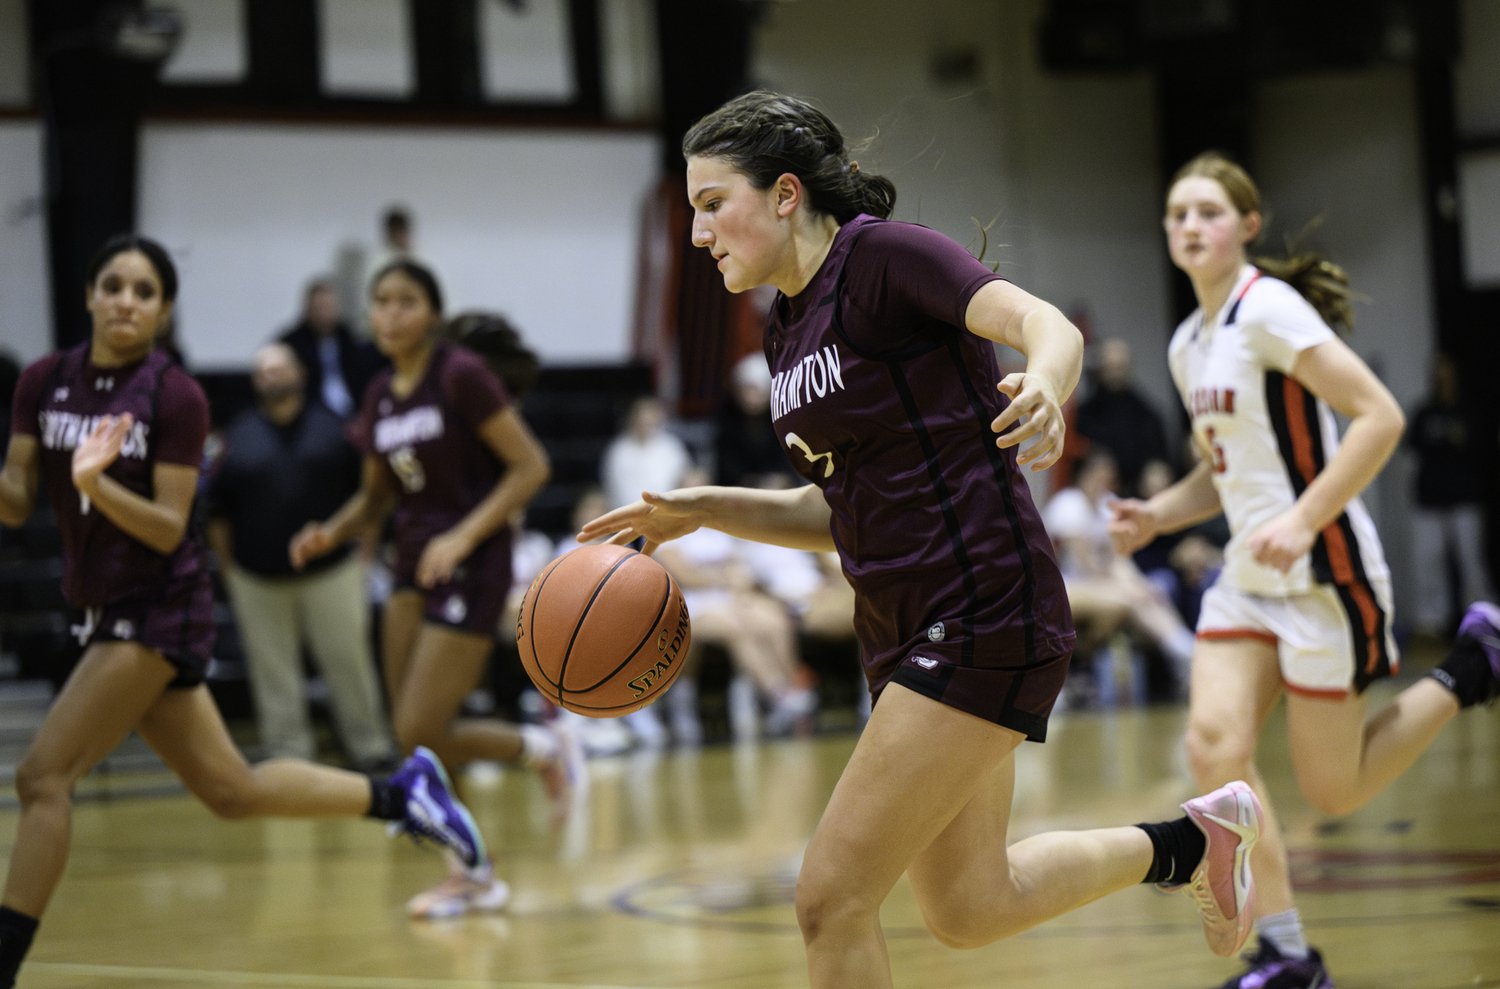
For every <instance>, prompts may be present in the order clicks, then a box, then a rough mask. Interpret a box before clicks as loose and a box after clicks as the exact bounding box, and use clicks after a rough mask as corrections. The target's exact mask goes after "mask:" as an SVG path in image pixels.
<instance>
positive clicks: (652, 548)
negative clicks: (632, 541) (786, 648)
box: [641, 539, 661, 556]
mask: <svg viewBox="0 0 1500 989" xmlns="http://www.w3.org/2000/svg"><path fill="white" fill-rule="evenodd" d="M660 545H661V543H658V542H654V541H653V540H650V539H648V540H646V541H645V542H644V543H642V544H641V552H642V553H644V554H645V555H646V556H655V555H656V548H657V547H658V546H660Z"/></svg>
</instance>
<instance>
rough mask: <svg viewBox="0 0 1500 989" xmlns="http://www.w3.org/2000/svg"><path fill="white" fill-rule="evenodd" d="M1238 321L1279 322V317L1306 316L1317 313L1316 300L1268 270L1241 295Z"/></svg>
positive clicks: (1315, 316) (1236, 320) (1315, 315)
mask: <svg viewBox="0 0 1500 989" xmlns="http://www.w3.org/2000/svg"><path fill="white" fill-rule="evenodd" d="M1239 306H1240V310H1239V312H1238V313H1237V314H1236V316H1237V318H1236V319H1235V322H1237V323H1247V322H1256V323H1259V322H1275V321H1276V319H1277V318H1278V317H1283V318H1285V317H1295V318H1299V319H1300V318H1304V317H1306V316H1307V315H1308V314H1309V313H1311V314H1312V315H1313V317H1314V318H1318V317H1317V310H1316V309H1314V308H1313V306H1312V303H1310V302H1308V301H1307V300H1306V299H1304V298H1303V297H1302V293H1301V292H1298V291H1297V290H1296V289H1295V288H1294V287H1292V286H1291V285H1290V284H1288V283H1287V282H1284V281H1282V280H1281V279H1280V278H1277V277H1275V276H1274V275H1268V274H1266V273H1264V272H1262V273H1261V275H1260V277H1259V278H1257V279H1256V280H1255V281H1254V283H1252V284H1251V285H1250V286H1249V287H1248V288H1246V290H1245V294H1244V295H1243V296H1242V297H1241V298H1240V302H1239Z"/></svg>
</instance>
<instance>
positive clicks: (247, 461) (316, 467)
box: [208, 343, 396, 768]
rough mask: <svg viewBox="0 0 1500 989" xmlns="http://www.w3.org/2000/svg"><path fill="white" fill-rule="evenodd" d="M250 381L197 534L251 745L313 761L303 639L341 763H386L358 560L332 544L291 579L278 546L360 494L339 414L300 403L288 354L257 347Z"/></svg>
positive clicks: (390, 750)
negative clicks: (206, 553)
mask: <svg viewBox="0 0 1500 989" xmlns="http://www.w3.org/2000/svg"><path fill="white" fill-rule="evenodd" d="M251 382H252V384H253V386H254V388H255V393H256V398H257V401H258V404H257V406H256V407H255V408H253V409H247V410H246V411H244V412H242V413H241V414H240V415H239V416H238V417H237V418H236V419H235V420H234V421H233V422H232V423H231V424H230V426H229V429H228V430H227V432H226V434H225V437H224V452H223V455H222V458H221V460H220V461H219V467H218V471H217V473H216V474H215V476H214V478H213V481H212V482H211V485H210V488H209V499H210V503H211V505H212V508H211V510H210V511H211V514H210V521H209V524H208V535H209V541H210V544H211V545H212V547H213V549H214V550H215V551H216V552H217V554H218V557H219V565H220V568H221V570H222V572H223V575H224V584H225V587H226V588H227V589H228V591H229V600H230V603H231V605H232V607H233V609H234V616H235V622H236V624H237V626H238V628H239V632H240V640H241V642H242V643H243V645H244V648H245V657H246V660H247V663H248V672H249V678H250V689H251V693H252V695H253V697H254V700H255V714H256V720H257V723H258V725H259V729H260V741H261V746H262V748H263V749H264V752H265V754H266V755H267V756H271V757H283V756H285V757H292V758H298V759H311V758H313V757H314V756H315V755H316V754H317V753H316V751H315V745H314V742H313V734H312V729H311V726H310V724H309V720H308V712H307V696H306V691H305V688H304V683H303V674H302V643H303V641H304V640H306V642H307V644H308V646H309V647H310V650H311V653H312V657H313V660H314V661H315V662H316V664H317V666H318V669H319V671H320V672H321V673H322V676H323V680H324V682H325V683H326V684H327V686H328V693H329V700H330V701H331V704H332V708H333V714H334V720H335V722H336V723H337V725H338V728H339V736H340V738H341V739H342V740H343V743H344V748H345V751H346V752H347V753H348V755H349V758H350V761H351V762H352V763H353V764H354V765H356V766H359V767H361V768H371V767H376V768H378V767H381V766H384V765H389V764H393V762H394V759H395V754H396V753H395V745H394V743H393V741H392V739H391V735H390V732H389V730H388V727H387V722H386V717H385V711H384V708H383V705H382V702H381V698H380V688H379V686H378V684H377V682H376V679H375V660H374V656H373V653H372V651H371V644H370V611H369V608H368V606H367V605H366V602H365V593H364V574H363V568H362V567H361V565H360V562H359V559H358V557H357V556H355V555H354V554H352V553H351V552H350V550H349V548H348V547H343V548H340V549H338V550H336V551H335V552H333V553H330V554H328V555H327V556H325V557H323V558H321V559H319V560H316V561H313V562H312V563H309V564H308V566H307V568H306V569H305V570H303V572H302V573H300V574H299V573H296V572H294V571H293V569H292V564H291V560H290V559H289V558H288V557H287V550H286V547H287V544H288V543H289V542H290V541H291V538H292V536H293V534H295V533H296V532H297V531H298V530H299V529H301V528H302V527H303V525H305V524H306V523H307V522H309V521H310V520H312V519H321V518H325V517H326V516H328V515H330V514H332V513H333V512H334V510H335V509H337V508H338V507H339V506H340V505H342V504H343V503H344V501H345V500H346V499H347V498H348V497H349V495H350V494H352V493H353V492H354V490H355V489H356V488H358V487H359V473H360V455H359V452H358V451H357V450H355V449H354V447H353V446H352V445H351V444H350V443H349V441H348V440H346V439H345V438H344V428H343V422H342V421H341V420H340V419H339V418H338V416H336V415H335V414H334V413H332V412H330V411H329V410H328V409H326V408H324V407H323V406H322V405H321V404H319V403H309V402H308V401H307V400H306V398H305V394H304V391H303V388H304V383H305V381H304V377H303V372H302V366H301V364H300V363H299V362H298V360H297V357H296V355H295V354H294V353H293V352H292V349H291V348H290V347H288V346H286V345H285V344H280V343H275V344H271V345H269V346H267V347H263V348H261V350H260V351H259V352H258V353H257V354H256V355H255V370H254V372H253V374H252V376H251Z"/></svg>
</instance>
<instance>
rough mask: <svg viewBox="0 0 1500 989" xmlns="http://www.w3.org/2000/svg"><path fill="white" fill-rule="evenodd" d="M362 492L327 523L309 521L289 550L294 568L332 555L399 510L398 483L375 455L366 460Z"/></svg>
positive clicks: (345, 503)
mask: <svg viewBox="0 0 1500 989" xmlns="http://www.w3.org/2000/svg"><path fill="white" fill-rule="evenodd" d="M361 469H362V471H363V476H362V480H361V482H360V486H359V490H358V491H356V492H354V495H353V496H352V497H350V499H349V500H348V501H346V502H344V505H343V507H342V508H340V509H339V510H338V511H337V512H334V513H333V515H332V516H330V517H329V518H328V520H327V521H325V522H309V523H307V525H305V526H303V527H302V530H301V531H300V532H298V533H297V534H296V535H295V536H293V537H292V541H291V544H290V545H289V546H288V547H287V555H288V556H289V557H290V558H291V561H292V568H293V569H295V570H299V571H300V570H301V569H302V568H303V567H305V566H307V563H308V561H309V560H315V559H317V558H318V557H320V556H325V555H327V554H328V553H331V552H333V551H334V550H335V549H337V548H338V547H340V546H342V545H344V543H346V542H348V541H349V540H351V539H353V538H355V537H356V536H358V535H359V534H360V533H362V532H366V531H368V530H369V529H371V528H373V527H374V526H375V525H376V524H378V523H380V522H383V521H385V519H386V518H387V517H388V516H389V515H390V514H391V512H392V510H394V509H395V507H396V484H395V480H394V479H393V478H392V477H391V473H390V470H389V469H388V468H387V467H386V466H385V463H384V461H382V460H381V459H380V458H379V457H376V456H374V455H367V456H366V457H365V460H364V466H363V467H362V468H361Z"/></svg>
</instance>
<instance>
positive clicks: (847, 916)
mask: <svg viewBox="0 0 1500 989" xmlns="http://www.w3.org/2000/svg"><path fill="white" fill-rule="evenodd" d="M867 912H869V911H864V910H862V909H861V906H860V903H859V901H858V898H857V897H854V896H851V895H849V893H848V891H847V890H844V889H841V888H840V887H839V884H838V883H837V882H835V881H833V880H831V879H830V878H828V877H823V876H818V875H807V874H806V871H805V870H804V874H803V875H801V876H798V877H797V926H798V927H800V928H801V929H802V940H803V941H804V942H806V943H808V944H811V943H812V942H813V941H816V940H817V939H818V938H820V937H822V936H824V935H826V934H828V933H830V932H831V931H839V930H846V929H848V928H850V927H851V926H855V925H858V924H859V923H860V922H861V917H862V916H863V914H864V913H867ZM874 916H875V918H877V920H878V917H879V905H878V904H877V905H876V909H875V911H874Z"/></svg>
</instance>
